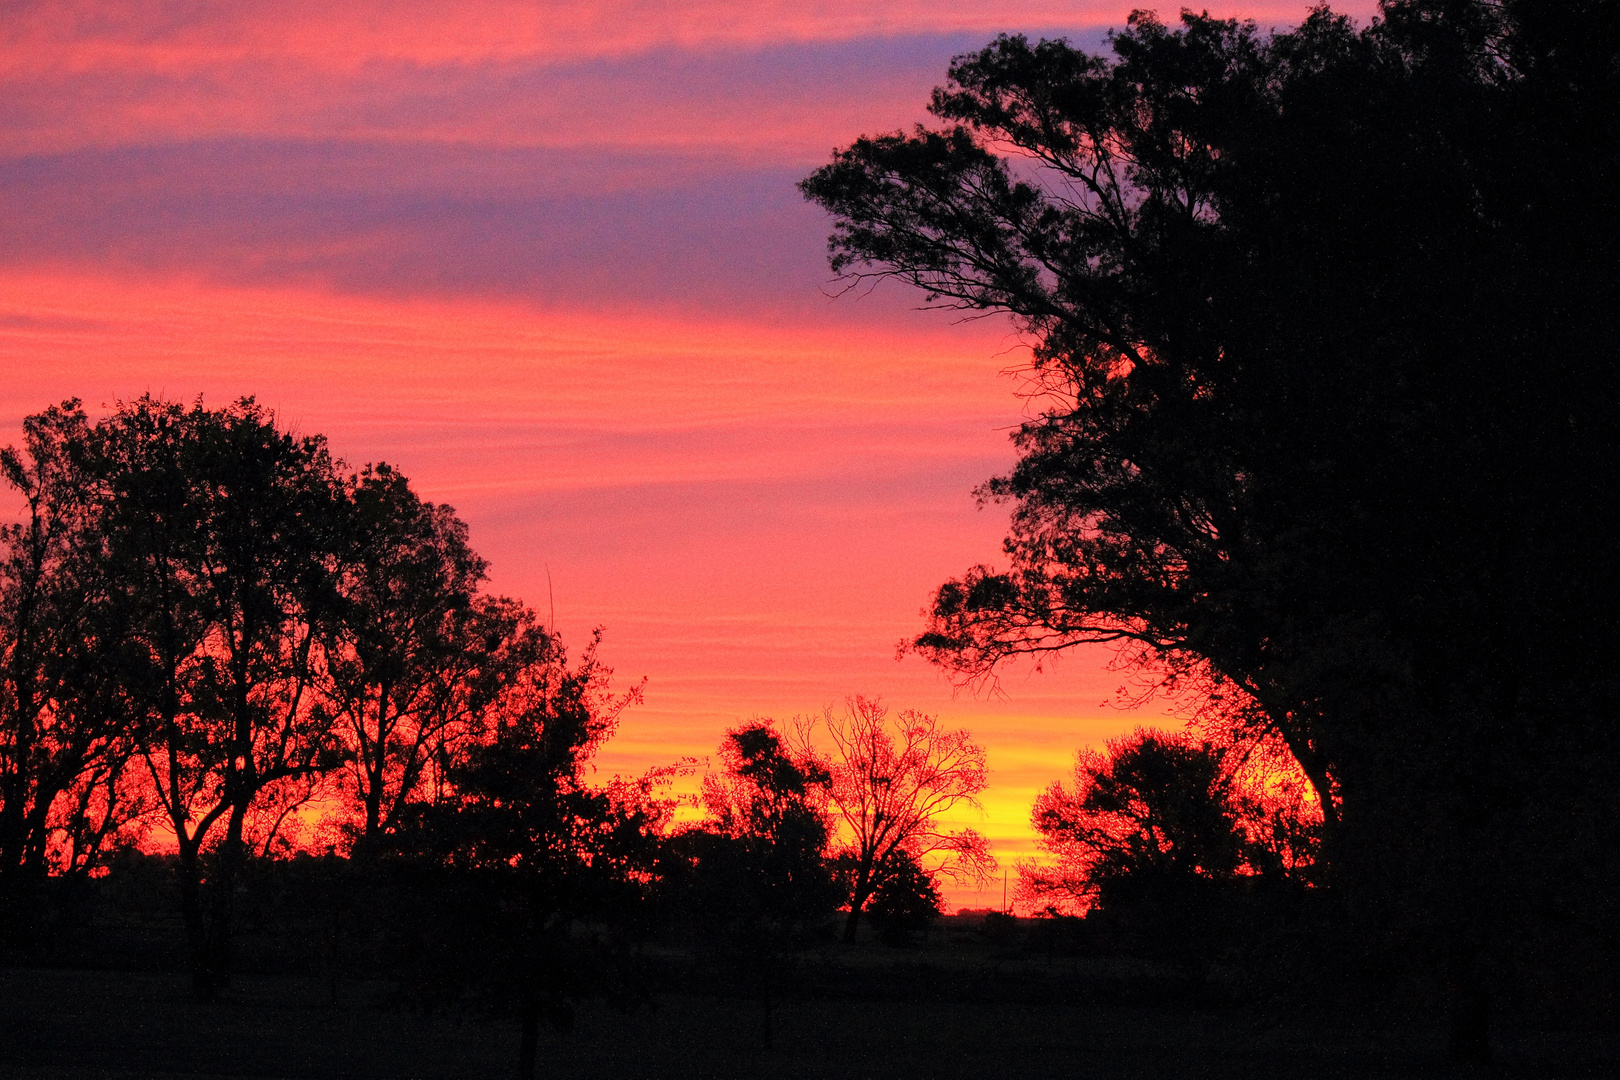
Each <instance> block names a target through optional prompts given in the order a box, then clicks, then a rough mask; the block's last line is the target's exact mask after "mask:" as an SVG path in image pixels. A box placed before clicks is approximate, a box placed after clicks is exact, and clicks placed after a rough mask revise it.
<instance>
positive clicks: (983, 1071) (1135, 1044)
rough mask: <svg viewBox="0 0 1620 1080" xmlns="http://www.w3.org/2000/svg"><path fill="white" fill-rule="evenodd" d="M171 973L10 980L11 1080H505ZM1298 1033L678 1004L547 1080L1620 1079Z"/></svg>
mask: <svg viewBox="0 0 1620 1080" xmlns="http://www.w3.org/2000/svg"><path fill="white" fill-rule="evenodd" d="M187 990H188V984H187V982H186V980H185V979H184V978H183V977H181V976H178V975H173V974H154V973H130V972H98V971H83V970H60V969H54V970H53V969H27V968H14V969H6V970H0V1009H3V1013H0V1076H5V1077H18V1078H23V1077H28V1078H40V1080H44V1078H51V1080H59V1078H60V1080H68V1078H72V1080H80V1078H91V1077H155V1078H159V1077H195V1078H202V1077H379V1078H381V1077H421V1078H437V1077H502V1076H509V1075H511V1072H512V1067H513V1060H514V1056H515V1050H516V1043H517V1033H516V1030H515V1028H514V1026H513V1025H512V1024H510V1023H505V1022H499V1021H493V1020H485V1019H481V1018H474V1017H464V1018H456V1017H445V1016H438V1017H424V1016H419V1015H414V1014H411V1013H405V1012H400V1011H393V1010H389V1009H386V1008H382V1007H380V1006H379V1005H378V1004H377V1002H378V1000H379V998H380V995H381V988H380V987H375V986H368V985H365V984H354V985H350V986H348V987H347V988H346V989H345V991H344V992H343V993H342V995H341V996H340V1000H339V1003H338V1004H337V1005H333V1004H331V1003H330V1001H329V998H328V993H327V988H326V986H325V985H324V984H322V983H320V982H318V981H316V980H313V979H304V978H292V977H283V978H263V977H261V978H253V977H247V978H242V979H238V980H237V982H236V985H235V986H234V987H233V989H232V990H231V991H230V992H229V993H228V994H227V995H226V997H225V998H224V999H223V1000H221V1001H219V1002H216V1003H214V1004H211V1005H197V1004H195V1003H193V1002H192V1001H191V1000H190V998H189V995H188V992H187ZM1313 1027H1314V1025H1309V1024H1306V1023H1304V1022H1302V1021H1301V1020H1300V1019H1298V1018H1296V1019H1294V1020H1291V1021H1290V1020H1287V1019H1285V1018H1282V1017H1278V1016H1272V1017H1270V1018H1269V1019H1266V1020H1261V1019H1258V1018H1257V1017H1256V1015H1255V1014H1253V1013H1251V1012H1246V1011H1243V1010H1236V1009H1206V1010H1197V1009H1186V1008H1149V1007H1145V1006H1133V1007H1110V1006H1107V1005H1041V1004H1029V1003H1018V1004H983V1003H979V1004H967V1003H958V1002H933V1003H926V1004H925V1003H912V1002H896V1001H858V1000H827V999H816V998H809V999H801V1000H792V1001H786V1002H783V1004H782V1007H781V1008H780V1009H779V1011H778V1014H777V1017H776V1035H775V1049H774V1050H772V1051H771V1052H769V1053H767V1052H765V1051H764V1050H763V1049H762V1047H761V1038H760V1026H759V1011H758V1009H757V1007H756V1006H755V1004H754V1003H751V1002H748V1001H744V1000H740V999H737V998H726V997H717V996H712V995H701V994H683V993H666V994H663V995H661V996H660V997H659V998H658V1000H657V1002H656V1005H655V1007H652V1008H644V1009H642V1010H640V1011H637V1012H633V1013H630V1014H628V1015H625V1014H621V1013H618V1012H614V1011H612V1010H608V1009H605V1008H596V1007H587V1008H586V1009H585V1010H584V1011H583V1012H582V1013H581V1015H580V1017H579V1022H578V1025H577V1028H576V1030H575V1031H574V1032H573V1033H572V1034H571V1035H567V1036H558V1035H551V1034H549V1033H548V1034H547V1035H546V1036H545V1038H544V1041H543V1045H542V1049H541V1062H540V1070H539V1074H540V1075H541V1076H567V1077H581V1078H594V1077H601V1078H604V1080H606V1078H616V1077H625V1078H632V1077H633V1078H650V1077H671V1078H677V1077H755V1076H757V1077H805V1078H810V1077H817V1078H820V1077H827V1078H838V1080H851V1078H859V1077H896V1078H906V1077H918V1078H923V1077H930V1078H932V1077H937V1078H945V1077H963V1078H967V1077H973V1078H979V1077H1003V1076H1005V1077H1015V1078H1019V1080H1025V1078H1028V1080H1034V1078H1039V1077H1065V1078H1079V1077H1108V1078H1114V1077H1380V1076H1390V1077H1396V1076H1429V1075H1466V1076H1503V1077H1509V1076H1511V1077H1520V1076H1523V1077H1542V1076H1546V1077H1607V1076H1616V1075H1620V1055H1617V1053H1616V1049H1617V1047H1616V1045H1615V1040H1613V1039H1612V1038H1601V1037H1598V1036H1594V1035H1592V1034H1591V1033H1584V1034H1576V1033H1566V1034H1563V1035H1559V1034H1556V1033H1550V1032H1539V1033H1529V1032H1514V1031H1509V1032H1504V1033H1501V1036H1500V1038H1499V1039H1498V1044H1497V1050H1498V1057H1499V1058H1500V1059H1501V1061H1500V1064H1499V1065H1497V1066H1495V1067H1493V1068H1492V1069H1489V1070H1483V1071H1472V1072H1460V1073H1455V1074H1452V1073H1449V1072H1448V1070H1446V1069H1445V1068H1444V1067H1443V1066H1440V1065H1438V1064H1437V1062H1438V1061H1439V1058H1440V1047H1441V1040H1440V1037H1439V1034H1438V1032H1436V1031H1433V1030H1424V1029H1423V1028H1418V1027H1413V1028H1408V1029H1405V1030H1397V1031H1384V1032H1382V1033H1374V1032H1372V1031H1370V1030H1350V1029H1345V1028H1334V1029H1330V1030H1328V1031H1327V1033H1326V1034H1325V1035H1323V1034H1318V1033H1315V1032H1313V1031H1312V1030H1311V1029H1312V1028H1313Z"/></svg>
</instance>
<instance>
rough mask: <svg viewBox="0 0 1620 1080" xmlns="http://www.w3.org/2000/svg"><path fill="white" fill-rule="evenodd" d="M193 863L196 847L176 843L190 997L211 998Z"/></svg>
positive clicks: (197, 876) (199, 884) (205, 936)
mask: <svg viewBox="0 0 1620 1080" xmlns="http://www.w3.org/2000/svg"><path fill="white" fill-rule="evenodd" d="M199 870H200V868H199V866H198V865H197V849H196V848H195V847H194V846H192V845H190V844H185V843H182V844H181V845H180V913H181V915H182V916H183V917H184V919H185V923H186V957H187V959H188V960H189V961H190V964H191V996H192V997H194V998H196V999H197V1000H198V1001H211V1000H213V997H214V983H213V979H212V978H211V977H210V973H209V969H208V934H207V928H206V926H205V924H204V921H203V909H202V882H201V878H202V875H201V873H200V872H199Z"/></svg>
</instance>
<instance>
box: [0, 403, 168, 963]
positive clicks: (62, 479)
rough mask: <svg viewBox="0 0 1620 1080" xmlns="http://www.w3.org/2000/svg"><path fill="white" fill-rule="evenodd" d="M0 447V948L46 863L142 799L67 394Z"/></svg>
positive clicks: (85, 856)
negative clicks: (6, 495)
mask: <svg viewBox="0 0 1620 1080" xmlns="http://www.w3.org/2000/svg"><path fill="white" fill-rule="evenodd" d="M23 436H24V444H23V447H22V449H21V450H18V449H15V448H12V447H7V448H6V449H5V450H3V451H0V480H3V483H4V485H5V487H6V488H8V489H10V491H11V492H12V493H13V494H14V495H15V496H16V497H17V498H18V499H20V500H21V502H22V514H21V520H19V521H16V522H13V523H8V524H6V525H4V526H0V926H3V927H4V930H3V931H0V952H3V951H5V950H6V949H7V948H9V947H12V946H21V945H25V944H26V943H27V941H28V939H29V936H30V933H31V928H32V927H33V925H34V922H35V917H36V914H37V912H36V910H35V907H36V901H37V899H38V896H39V892H40V888H41V887H42V885H43V879H44V878H45V876H46V875H47V874H48V873H50V872H52V871H56V872H66V873H82V872H84V871H85V870H87V869H89V868H90V866H91V865H92V864H93V863H94V861H95V859H96V857H97V855H98V854H99V852H100V851H101V850H102V849H103V846H104V844H105V843H106V842H107V841H108V840H109V839H110V838H112V837H115V836H118V835H119V834H120V833H121V831H122V830H123V829H124V827H125V826H126V825H127V824H129V823H130V822H131V821H132V819H133V818H135V817H137V816H139V814H140V813H141V812H142V811H143V810H144V809H145V804H144V803H143V801H142V798H141V792H140V791H139V789H138V788H135V787H134V786H133V785H132V784H131V782H130V781H131V776H130V773H129V771H128V769H127V765H128V762H129V759H130V756H131V755H132V754H133V752H134V749H135V745H136V742H135V724H136V721H137V720H138V718H139V717H138V707H137V706H136V705H135V704H134V703H133V702H132V700H131V697H130V693H129V690H128V687H127V685H126V683H127V676H128V675H129V674H130V672H129V670H128V666H129V660H130V657H129V655H128V646H129V641H128V634H127V628H126V627H125V626H124V625H123V624H122V622H121V619H120V615H121V612H120V609H119V607H118V606H117V605H116V604H115V603H114V602H113V597H112V595H111V592H112V589H111V585H110V583H109V581H108V577H107V573H106V566H105V559H104V551H103V546H104V536H103V533H102V531H101V522H100V519H99V514H98V507H97V504H96V502H95V496H94V491H93V485H92V483H91V480H90V478H89V476H88V474H87V469H86V460H85V455H86V452H87V447H88V442H89V423H88V421H87V419H86V417H85V414H84V412H83V410H82V409H81V408H79V404H78V402H76V401H70V402H66V403H64V404H63V405H61V406H58V407H55V408H51V409H47V410H46V411H44V412H42V413H39V414H37V415H34V416H30V417H28V418H27V419H25V420H24V422H23Z"/></svg>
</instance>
